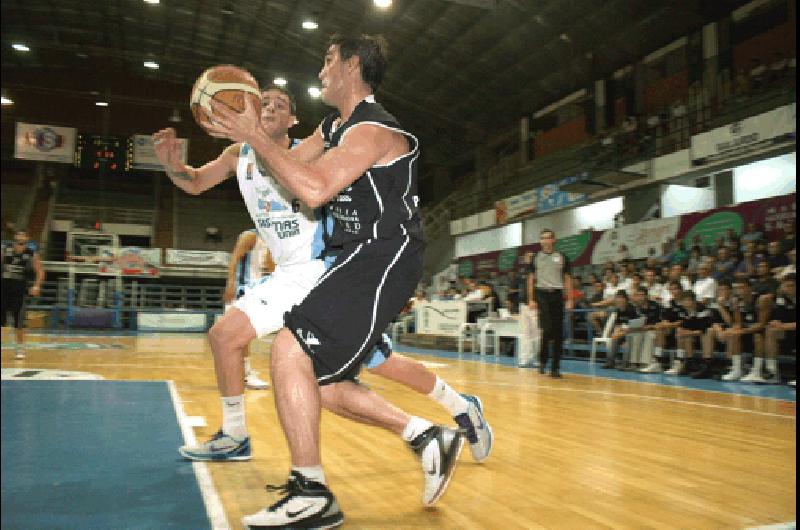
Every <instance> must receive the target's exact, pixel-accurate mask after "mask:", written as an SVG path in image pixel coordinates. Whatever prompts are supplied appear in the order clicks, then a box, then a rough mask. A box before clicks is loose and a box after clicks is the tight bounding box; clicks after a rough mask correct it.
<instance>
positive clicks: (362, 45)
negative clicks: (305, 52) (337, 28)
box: [325, 33, 389, 91]
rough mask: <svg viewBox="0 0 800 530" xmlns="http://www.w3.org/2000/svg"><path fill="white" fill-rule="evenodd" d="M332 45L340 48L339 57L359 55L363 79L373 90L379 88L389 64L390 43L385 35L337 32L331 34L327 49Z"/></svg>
mask: <svg viewBox="0 0 800 530" xmlns="http://www.w3.org/2000/svg"><path fill="white" fill-rule="evenodd" d="M331 46H336V47H337V48H339V57H341V58H342V59H343V60H347V59H349V58H350V57H352V56H354V55H357V56H358V59H359V64H360V65H361V79H363V80H364V82H365V83H367V84H368V85H369V86H370V87H371V88H372V90H373V91H375V90H377V89H378V87H379V86H380V84H381V81H383V74H384V73H385V72H386V66H387V65H388V64H389V44H388V43H387V42H386V39H385V38H383V36H381V35H361V36H346V35H340V34H338V33H337V34H334V35H331V37H330V38H329V39H328V44H327V46H326V47H325V49H326V50H327V49H328V48H330V47H331Z"/></svg>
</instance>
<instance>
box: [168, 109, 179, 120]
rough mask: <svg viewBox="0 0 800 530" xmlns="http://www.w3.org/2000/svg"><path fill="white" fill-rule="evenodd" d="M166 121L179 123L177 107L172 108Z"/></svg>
mask: <svg viewBox="0 0 800 530" xmlns="http://www.w3.org/2000/svg"><path fill="white" fill-rule="evenodd" d="M167 121H169V122H172V123H180V122H181V121H182V120H181V113H180V111H179V110H178V109H173V110H172V116H170V117H169V118H167Z"/></svg>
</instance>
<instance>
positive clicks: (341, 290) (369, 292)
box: [209, 36, 463, 528]
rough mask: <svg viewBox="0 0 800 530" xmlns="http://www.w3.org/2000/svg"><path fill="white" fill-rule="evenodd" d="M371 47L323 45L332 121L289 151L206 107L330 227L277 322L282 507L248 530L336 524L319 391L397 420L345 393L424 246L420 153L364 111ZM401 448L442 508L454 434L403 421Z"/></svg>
mask: <svg viewBox="0 0 800 530" xmlns="http://www.w3.org/2000/svg"><path fill="white" fill-rule="evenodd" d="M386 64H387V62H386V53H385V43H384V42H383V40H382V39H380V38H375V37H369V36H363V37H356V38H343V37H334V38H332V39H331V41H330V43H329V46H328V48H327V51H326V54H325V62H324V65H323V68H322V70H321V72H320V74H319V78H320V81H321V84H322V97H323V99H324V101H325V102H326V103H328V104H330V105H331V106H334V107H336V109H337V112H335V113H333V114H331V115H330V116H328V117H327V118H325V119H324V120H323V122H322V124H321V125H320V126H319V128H318V129H317V131H316V132H315V133H314V134H312V135H311V136H309V137H308V138H306V139H305V140H304V141H303V142H302V143H301V144H300V145H299V146H297V147H296V148H295V149H294V150H293V151H290V152H289V151H286V149H283V148H281V147H280V146H278V145H277V144H275V143H274V142H272V141H271V140H270V139H269V138H268V137H267V136H266V135H264V134H263V133H262V132H261V131H260V125H259V122H258V119H257V116H256V114H255V112H254V110H253V109H251V108H249V104H248V105H246V106H245V110H244V111H243V112H242V113H240V114H239V113H235V112H232V111H230V110H229V109H227V108H225V107H224V106H221V105H216V104H214V103H212V109H213V111H214V114H215V122H216V124H217V125H216V126H215V127H214V128H210V129H209V131H210V132H211V133H212V134H214V135H217V136H220V137H225V138H228V139H230V140H233V141H244V142H247V143H248V144H249V145H251V146H252V147H253V148H254V149H255V151H256V153H257V154H258V155H259V156H260V157H261V159H263V162H264V164H265V166H266V167H267V169H268V170H269V171H270V173H271V174H272V175H273V176H274V177H275V179H276V180H278V181H279V182H280V183H281V184H282V185H283V186H284V187H285V188H287V190H288V191H289V192H290V193H292V194H294V195H295V196H296V197H298V198H299V199H300V200H301V201H303V202H304V203H306V204H307V205H308V206H310V207H314V208H316V207H319V206H323V205H327V208H329V210H330V211H331V213H332V215H333V218H334V227H333V231H332V233H331V234H329V236H328V237H327V238H326V250H327V251H328V252H330V253H331V254H334V255H336V256H337V257H336V260H335V261H334V263H333V265H332V267H331V268H330V269H329V270H328V272H327V273H326V274H324V275H323V276H322V278H321V279H320V281H319V282H318V283H317V285H316V287H315V288H314V289H313V290H312V291H311V292H310V293H309V294H308V296H307V297H306V298H305V300H304V301H303V302H302V303H301V304H300V305H298V306H295V307H294V308H293V309H292V311H291V312H289V313H287V315H286V318H285V327H284V328H283V329H282V330H281V331H280V332H279V333H278V335H277V337H276V338H275V341H274V342H273V346H272V382H273V386H274V390H275V402H276V407H277V409H278V416H279V418H280V420H281V426H282V427H283V430H284V434H285V435H286V439H287V442H288V445H289V449H290V453H291V458H292V471H291V475H290V478H289V481H288V482H287V484H286V485H285V486H284V489H283V491H285V492H286V496H285V497H284V498H283V500H281V501H279V502H277V503H275V504H273V505H272V506H270V507H268V508H265V509H263V510H261V511H260V512H258V513H256V514H254V515H251V516H247V517H245V518H244V519H243V522H244V524H245V525H247V526H250V527H259V528H296V527H303V528H311V527H313V528H332V527H334V526H338V525H339V524H341V523H342V522H343V520H344V517H343V515H342V513H341V510H340V509H339V507H338V504H337V503H336V500H335V498H334V497H333V494H332V493H331V492H330V490H328V488H327V486H326V484H325V475H324V473H323V471H322V467H321V463H320V462H321V461H320V444H319V419H320V392H335V393H337V394H339V395H340V396H341V397H342V398H344V399H345V400H346V401H347V402H348V404H349V405H350V406H351V408H350V409H349V410H350V411H351V412H352V411H358V413H357V414H354V416H356V417H360V418H373V417H376V415H377V416H380V417H382V418H383V419H386V418H393V421H394V422H395V423H396V424H397V426H398V427H399V426H401V425H403V424H405V423H406V422H405V420H404V418H403V415H402V414H399V412H400V411H397V410H395V409H393V407H391V405H389V404H387V403H386V402H384V401H383V400H381V399H380V398H378V397H377V396H376V395H375V394H372V393H370V392H368V391H367V390H366V389H365V388H363V387H361V386H359V385H358V384H356V383H355V378H356V376H357V374H358V370H359V367H360V365H361V362H362V360H363V358H364V357H365V356H366V355H368V354H369V353H370V347H371V345H373V344H375V343H377V342H378V339H379V338H380V335H381V333H382V332H383V330H384V329H385V328H386V327H387V325H388V324H389V322H390V321H391V320H392V319H393V318H394V316H395V315H396V314H397V313H398V312H399V311H400V310H401V309H402V307H403V306H404V305H405V303H406V301H407V300H408V299H409V298H410V297H411V295H412V294H413V292H414V289H415V287H416V285H417V283H418V282H419V279H420V277H421V273H422V258H423V250H424V242H423V238H422V227H421V221H420V216H419V198H418V195H417V160H418V156H419V142H418V141H417V139H416V137H414V135H412V134H411V133H409V132H407V131H405V130H404V129H403V128H402V126H401V125H400V124H399V123H398V121H397V120H396V119H395V118H394V117H393V116H392V115H390V114H389V113H388V112H386V110H384V109H383V107H382V106H381V105H380V104H378V103H376V102H375V99H374V96H373V93H374V91H375V89H376V88H377V86H378V85H379V84H380V82H381V80H382V77H383V73H384V70H385V68H386ZM402 434H403V437H404V438H405V439H406V441H408V442H409V445H410V446H411V448H412V449H414V450H415V451H416V452H417V454H419V455H420V457H421V458H422V460H423V463H425V464H424V465H426V466H429V467H426V469H427V470H428V471H427V476H426V485H425V492H424V494H423V502H424V503H425V504H428V505H430V504H432V503H434V502H435V501H436V500H438V499H439V497H441V495H442V494H443V493H444V491H445V488H446V487H447V484H448V482H449V480H450V477H451V475H452V472H453V470H454V467H455V463H456V460H457V458H458V454H459V452H460V449H461V447H462V445H463V437H462V436H463V435H462V434H461V432H459V431H454V430H451V429H446V428H442V427H437V426H433V425H431V424H430V423H426V422H423V421H422V420H421V421H420V422H416V423H414V422H409V423H408V424H406V426H405V427H404V428H403V432H402Z"/></svg>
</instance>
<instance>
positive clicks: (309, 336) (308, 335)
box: [297, 328, 320, 346]
mask: <svg viewBox="0 0 800 530" xmlns="http://www.w3.org/2000/svg"><path fill="white" fill-rule="evenodd" d="M297 336H298V337H300V339H301V340H302V341H303V342H305V343H306V345H308V346H319V345H320V342H319V339H318V338H317V337H316V335H314V333H312V332H311V331H307V332H305V333H303V328H297Z"/></svg>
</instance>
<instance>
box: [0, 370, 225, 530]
mask: <svg viewBox="0 0 800 530" xmlns="http://www.w3.org/2000/svg"><path fill="white" fill-rule="evenodd" d="M0 391H1V392H2V393H1V396H2V405H0V411H2V435H0V440H1V441H2V450H1V453H0V454H2V505H3V510H2V515H1V516H0V521H1V522H2V527H3V528H70V529H73V528H126V529H128V528H142V529H144V528H148V529H150V528H180V529H184V528H192V529H195V528H197V529H199V528H210V526H211V525H210V523H209V519H208V516H207V513H206V508H205V505H204V503H203V498H202V496H201V493H200V490H199V487H198V485H197V480H196V478H195V474H194V471H193V468H192V464H191V463H189V462H186V461H184V460H183V459H181V458H180V456H179V455H178V453H177V451H176V448H177V447H178V446H180V445H182V444H183V437H182V436H181V432H180V429H179V427H178V423H177V418H176V416H175V409H174V406H173V403H172V399H171V397H170V393H169V389H168V387H167V384H166V383H165V382H163V381H153V382H141V381H137V382H129V381H2V384H1V385H0Z"/></svg>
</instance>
